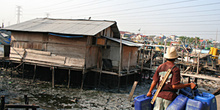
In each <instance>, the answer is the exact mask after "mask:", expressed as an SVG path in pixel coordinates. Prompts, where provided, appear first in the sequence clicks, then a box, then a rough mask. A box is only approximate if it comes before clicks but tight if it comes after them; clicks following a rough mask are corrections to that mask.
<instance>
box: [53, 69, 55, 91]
mask: <svg viewBox="0 0 220 110" xmlns="http://www.w3.org/2000/svg"><path fill="white" fill-rule="evenodd" d="M54 73H55V70H54V67H52V88H54V77H55V76H54Z"/></svg>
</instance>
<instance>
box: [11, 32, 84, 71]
mask: <svg viewBox="0 0 220 110" xmlns="http://www.w3.org/2000/svg"><path fill="white" fill-rule="evenodd" d="M86 42H87V38H86V37H83V38H63V37H57V36H52V35H47V34H46V33H29V32H12V48H16V49H17V48H21V49H32V50H38V51H39V50H40V51H46V52H49V53H50V55H47V56H38V57H40V58H39V59H38V61H42V62H51V63H56V62H57V63H59V64H61V65H67V66H78V67H83V66H84V64H85V54H86ZM12 50H13V49H12ZM14 51H15V49H14ZM16 51H21V50H19V49H17V50H16ZM23 51H24V50H23ZM11 53H12V54H11V56H13V57H15V58H19V57H18V56H19V55H18V54H17V55H18V56H17V57H16V52H13V51H11ZM21 53H22V52H21ZM29 53H30V54H32V53H31V52H29ZM38 53H39V52H37V53H36V52H35V54H36V55H30V54H28V55H29V56H28V57H27V58H26V60H28V59H29V60H33V59H34V58H35V57H36V56H37V54H38ZM54 56H57V57H54ZM58 56H59V57H62V58H63V59H62V61H61V62H58V61H56V58H58ZM31 57H33V58H31ZM52 57H53V58H52ZM49 59H51V60H49ZM53 60H55V61H53Z"/></svg>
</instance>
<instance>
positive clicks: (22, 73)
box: [22, 63, 24, 79]
mask: <svg viewBox="0 0 220 110" xmlns="http://www.w3.org/2000/svg"><path fill="white" fill-rule="evenodd" d="M22 79H24V63H23V64H22Z"/></svg>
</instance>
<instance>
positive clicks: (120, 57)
mask: <svg viewBox="0 0 220 110" xmlns="http://www.w3.org/2000/svg"><path fill="white" fill-rule="evenodd" d="M122 46H123V45H122V36H120V51H119V53H120V54H119V66H118V68H119V69H118V90H119V88H120V82H121V81H120V79H121V78H120V77H121V69H122V53H123V52H122V48H123V47H122Z"/></svg>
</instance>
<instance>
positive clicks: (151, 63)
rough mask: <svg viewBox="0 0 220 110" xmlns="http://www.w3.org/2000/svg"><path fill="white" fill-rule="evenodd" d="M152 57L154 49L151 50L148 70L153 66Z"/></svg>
mask: <svg viewBox="0 0 220 110" xmlns="http://www.w3.org/2000/svg"><path fill="white" fill-rule="evenodd" d="M153 57H154V49H152V50H151V61H150V68H152V65H153Z"/></svg>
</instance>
